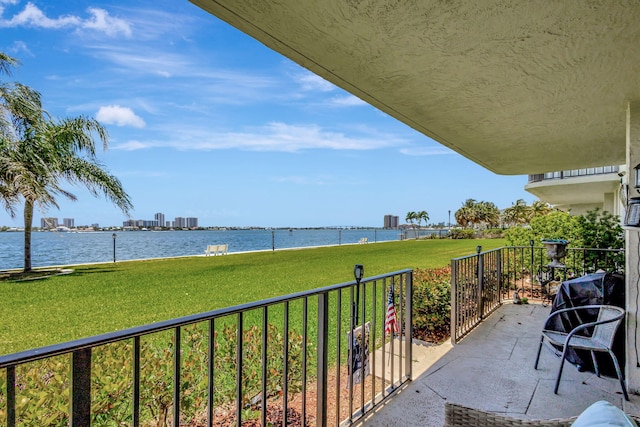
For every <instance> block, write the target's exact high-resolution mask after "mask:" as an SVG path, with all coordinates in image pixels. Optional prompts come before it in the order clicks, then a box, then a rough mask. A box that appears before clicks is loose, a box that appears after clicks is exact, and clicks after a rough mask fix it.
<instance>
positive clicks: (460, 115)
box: [191, 0, 640, 174]
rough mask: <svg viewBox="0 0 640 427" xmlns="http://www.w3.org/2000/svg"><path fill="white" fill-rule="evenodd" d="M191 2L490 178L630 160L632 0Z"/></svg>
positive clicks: (638, 66) (638, 53)
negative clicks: (485, 171)
mask: <svg viewBox="0 0 640 427" xmlns="http://www.w3.org/2000/svg"><path fill="white" fill-rule="evenodd" d="M191 1H192V2H193V3H194V4H196V5H198V6H199V7H201V8H202V9H204V10H206V11H208V12H210V13H212V14H213V15H215V16H217V17H219V18H220V19H222V20H224V21H226V22H228V23H229V24H231V25H233V26H235V27H237V28H238V29H240V30H241V31H243V32H245V33H247V34H248V35H250V36H252V37H254V38H256V39H257V40H259V41H260V42H262V43H264V44H265V45H266V46H268V47H270V48H272V49H274V50H276V51H278V52H280V53H281V54H283V55H285V56H287V57H288V58H290V59H292V60H293V61H295V62H297V63H299V64H300V65H302V66H304V67H306V68H308V69H309V70H311V71H312V72H314V73H316V74H318V75H320V76H322V77H323V78H325V79H326V80H328V81H330V82H332V83H334V84H336V85H337V86H340V87H341V88H343V89H345V90H347V91H349V92H351V93H352V94H354V95H356V96H358V97H359V98H361V99H363V100H365V101H366V102H368V103H370V104H372V105H374V106H375V107H377V108H379V109H380V110H382V111H384V112H386V113H388V114H389V115H391V116H393V117H395V118H396V119H398V120H400V121H401V122H403V123H406V124H407V125H409V126H411V127H412V128H414V129H416V130H417V131H419V132H421V133H423V134H425V135H427V136H429V137H430V138H433V139H434V140H436V141H438V142H439V143H441V144H443V145H445V146H447V147H450V148H452V149H453V150H455V151H457V152H458V153H460V154H462V155H463V156H465V157H467V158H469V159H471V160H473V161H474V162H476V163H478V164H480V165H482V166H484V167H486V168H487V169H490V170H492V171H494V172H496V173H500V174H526V173H540V172H545V171H552V170H563V169H576V168H583V167H588V166H598V165H615V164H623V163H625V132H626V130H625V128H626V125H625V124H626V106H627V103H628V102H629V101H631V100H640V3H638V2H635V1H631V0H629V1H616V0H600V1H577V0H576V1H556V0H553V1H551V0H548V1H529V0H527V1H507V0H482V1H467V0H464V1H435V0H415V1H401V0H394V1H391V0H386V1H382V0H191Z"/></svg>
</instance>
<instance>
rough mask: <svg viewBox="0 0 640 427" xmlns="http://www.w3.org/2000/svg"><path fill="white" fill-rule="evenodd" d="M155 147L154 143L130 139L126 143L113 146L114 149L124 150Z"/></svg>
mask: <svg viewBox="0 0 640 427" xmlns="http://www.w3.org/2000/svg"><path fill="white" fill-rule="evenodd" d="M151 147H153V145H152V144H149V143H145V142H140V141H128V142H125V143H124V144H118V145H114V146H112V147H111V149H112V150H124V151H136V150H144V149H145V148H151Z"/></svg>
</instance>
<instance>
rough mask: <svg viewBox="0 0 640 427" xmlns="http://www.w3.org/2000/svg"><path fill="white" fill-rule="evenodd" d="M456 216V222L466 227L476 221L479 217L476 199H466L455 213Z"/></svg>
mask: <svg viewBox="0 0 640 427" xmlns="http://www.w3.org/2000/svg"><path fill="white" fill-rule="evenodd" d="M454 217H455V219H456V222H457V223H458V224H460V225H461V226H462V227H464V228H467V227H469V225H470V224H473V223H475V222H476V218H477V210H476V201H475V200H474V199H467V200H465V202H464V203H463V204H462V207H461V208H460V209H458V210H457V211H456V212H455V213H454Z"/></svg>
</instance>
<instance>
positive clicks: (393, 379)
mask: <svg viewBox="0 0 640 427" xmlns="http://www.w3.org/2000/svg"><path fill="white" fill-rule="evenodd" d="M395 279H396V278H395V276H391V285H390V286H391V289H392V298H394V299H395V293H396V286H395V285H396V280H395ZM389 335H390V336H391V345H390V346H389V357H390V358H391V372H390V375H391V378H390V380H391V388H393V389H395V388H396V387H395V383H396V376H395V359H396V349H395V341H396V340H395V334H394V332H393V330H391V332H390V334H389Z"/></svg>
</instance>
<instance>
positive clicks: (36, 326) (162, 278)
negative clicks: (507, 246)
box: [0, 239, 504, 354]
mask: <svg viewBox="0 0 640 427" xmlns="http://www.w3.org/2000/svg"><path fill="white" fill-rule="evenodd" d="M503 244H504V241H503V240H437V239H436V240H420V241H413V240H411V241H398V242H384V243H376V244H368V245H344V246H334V247H321V248H308V249H300V250H282V251H276V252H254V253H243V254H232V255H228V256H218V257H192V258H173V259H157V260H148V261H132V262H119V263H116V264H97V265H83V266H77V267H74V273H73V274H68V275H62V276H54V277H49V278H46V279H42V280H32V281H20V282H15V281H0V294H1V295H2V296H3V297H2V298H1V299H0V310H1V311H2V313H6V314H5V316H3V322H2V324H1V326H0V354H8V353H13V352H17V351H21V350H26V349H30V348H34V347H40V346H44V345H49V344H55V343H60V342H65V341H69V340H73V339H78V338H82V337H87V336H92V335H97V334H101V333H104V332H110V331H114V330H120V329H125V328H129V327H133V326H139V325H143V324H148V323H153V322H157V321H161V320H167V319H172V318H175V317H180V316H185V315H189V314H194V313H200V312H204V311H209V310H213V309H216V308H222V307H227V306H232V305H236V304H242V303H246V302H250V301H255V300H260V299H264V298H269V297H275V296H280V295H285V294H289V293H293V292H298V291H302V290H306V289H313V288H318V287H322V286H327V285H332V284H336V283H343V282H349V281H352V280H353V266H354V265H355V264H363V265H364V267H365V277H369V276H374V275H378V274H382V273H388V272H392V271H396V270H401V269H405V268H417V267H419V268H431V267H441V266H444V265H447V264H449V262H450V260H451V258H455V257H458V256H462V255H467V254H471V253H474V252H475V249H476V246H477V245H482V246H483V248H484V249H490V248H496V247H500V246H502V245H503Z"/></svg>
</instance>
